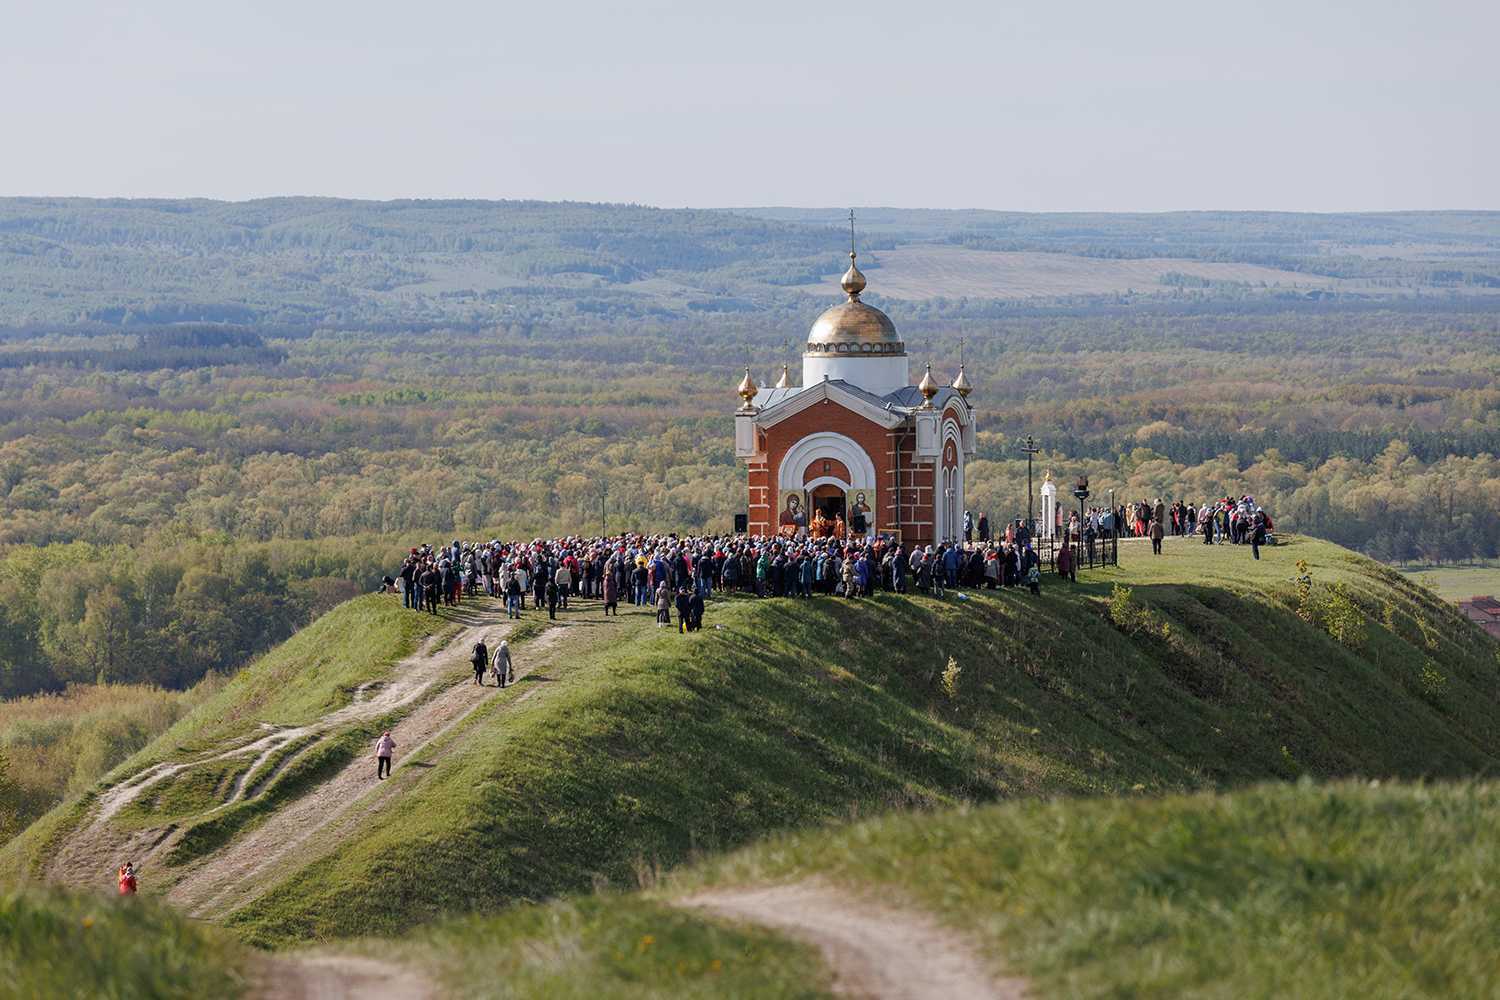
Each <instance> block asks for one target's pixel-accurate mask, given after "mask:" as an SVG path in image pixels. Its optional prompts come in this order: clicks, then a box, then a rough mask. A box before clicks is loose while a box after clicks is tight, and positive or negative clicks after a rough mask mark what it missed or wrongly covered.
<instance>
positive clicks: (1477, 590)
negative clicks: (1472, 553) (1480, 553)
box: [1402, 562, 1500, 601]
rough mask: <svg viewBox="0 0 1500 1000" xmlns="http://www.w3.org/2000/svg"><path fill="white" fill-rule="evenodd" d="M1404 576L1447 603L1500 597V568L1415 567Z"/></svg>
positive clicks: (1492, 564) (1496, 566) (1491, 564)
mask: <svg viewBox="0 0 1500 1000" xmlns="http://www.w3.org/2000/svg"><path fill="white" fill-rule="evenodd" d="M1402 572H1403V573H1405V574H1407V575H1408V576H1410V577H1411V578H1412V579H1413V580H1416V581H1417V582H1418V583H1420V584H1421V585H1422V586H1424V587H1428V588H1430V589H1431V590H1433V591H1435V592H1436V593H1437V595H1438V596H1439V597H1441V598H1443V599H1444V600H1446V601H1460V600H1464V599H1466V598H1470V597H1494V596H1500V564H1496V563H1493V562H1487V563H1481V564H1479V565H1475V566H1411V567H1407V568H1404V569H1402Z"/></svg>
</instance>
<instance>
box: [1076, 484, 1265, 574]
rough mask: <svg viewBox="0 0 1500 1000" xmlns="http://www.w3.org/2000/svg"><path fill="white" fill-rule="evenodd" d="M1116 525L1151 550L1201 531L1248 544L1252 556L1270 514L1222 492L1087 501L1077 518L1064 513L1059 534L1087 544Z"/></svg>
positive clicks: (1206, 540) (1206, 538) (1206, 537)
mask: <svg viewBox="0 0 1500 1000" xmlns="http://www.w3.org/2000/svg"><path fill="white" fill-rule="evenodd" d="M1117 526H1118V532H1119V537H1121V538H1147V539H1150V541H1151V551H1152V552H1153V553H1154V554H1156V555H1161V543H1162V540H1163V539H1164V538H1167V537H1192V536H1194V535H1202V536H1203V544H1205V545H1223V544H1224V543H1225V542H1228V543H1230V544H1232V545H1249V546H1250V548H1251V552H1252V554H1253V555H1254V557H1255V558H1256V559H1259V558H1260V547H1261V546H1262V545H1264V544H1266V541H1267V539H1268V538H1270V537H1271V533H1272V531H1273V530H1274V525H1273V524H1272V522H1271V515H1270V514H1269V513H1267V512H1266V510H1265V509H1264V508H1262V507H1261V506H1260V505H1259V504H1257V503H1256V502H1255V498H1254V497H1252V496H1242V497H1239V498H1238V499H1236V498H1234V497H1223V498H1222V499H1217V500H1209V501H1206V502H1204V503H1202V504H1194V503H1191V502H1188V501H1183V500H1174V501H1172V503H1170V504H1168V503H1166V502H1164V501H1162V500H1161V499H1160V498H1158V499H1157V500H1155V501H1150V500H1138V501H1135V502H1134V503H1128V504H1121V505H1120V506H1119V507H1118V508H1116V509H1113V510H1112V509H1110V508H1109V507H1092V508H1089V509H1088V510H1086V511H1085V512H1084V515H1083V520H1082V522H1081V523H1080V520H1079V515H1078V512H1077V511H1073V512H1071V513H1070V514H1069V515H1068V523H1067V526H1066V531H1067V535H1066V536H1065V537H1068V538H1078V537H1080V536H1081V537H1082V540H1083V542H1084V544H1085V545H1087V546H1089V547H1090V549H1092V547H1093V545H1094V543H1095V540H1096V539H1100V538H1108V537H1111V536H1112V535H1113V534H1114V533H1115V532H1116V530H1117ZM1059 527H1061V526H1059Z"/></svg>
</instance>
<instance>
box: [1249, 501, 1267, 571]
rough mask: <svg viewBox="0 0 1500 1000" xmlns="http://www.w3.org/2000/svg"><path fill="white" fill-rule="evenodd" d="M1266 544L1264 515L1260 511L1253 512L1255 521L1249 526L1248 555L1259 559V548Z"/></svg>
mask: <svg viewBox="0 0 1500 1000" xmlns="http://www.w3.org/2000/svg"><path fill="white" fill-rule="evenodd" d="M1264 544H1266V515H1265V514H1263V513H1262V512H1261V511H1256V512H1255V520H1254V521H1253V522H1251V524H1250V554H1251V555H1253V556H1255V558H1256V559H1257V560H1259V559H1260V547H1261V546H1262V545H1264Z"/></svg>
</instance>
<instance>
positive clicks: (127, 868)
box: [119, 861, 137, 896]
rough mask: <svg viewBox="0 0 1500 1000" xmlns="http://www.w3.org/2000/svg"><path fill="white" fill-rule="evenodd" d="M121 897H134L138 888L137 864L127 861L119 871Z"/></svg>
mask: <svg viewBox="0 0 1500 1000" xmlns="http://www.w3.org/2000/svg"><path fill="white" fill-rule="evenodd" d="M119 881H120V895H122V896H134V895H135V891H136V888H137V883H136V878H135V862H134V861H127V862H125V865H124V867H122V868H121V869H120V871H119Z"/></svg>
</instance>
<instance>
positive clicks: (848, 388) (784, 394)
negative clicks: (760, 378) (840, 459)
mask: <svg viewBox="0 0 1500 1000" xmlns="http://www.w3.org/2000/svg"><path fill="white" fill-rule="evenodd" d="M825 399H827V400H832V401H833V402H835V403H838V404H839V405H840V406H843V407H844V408H846V409H849V410H853V411H854V412H855V413H858V414H860V415H861V416H864V417H866V418H868V419H870V420H872V421H874V422H875V423H878V424H880V425H881V426H882V427H887V428H891V427H899V426H901V425H902V424H903V423H905V422H906V418H907V416H908V415H909V412H910V411H909V410H908V409H907V408H906V407H903V406H899V405H897V404H895V403H894V402H892V401H890V400H889V398H888V397H884V396H877V395H875V394H874V393H873V392H868V391H866V390H864V389H861V388H860V387H859V386H857V385H853V384H851V383H849V382H845V381H844V380H843V379H839V378H836V379H824V380H823V381H821V382H814V383H813V384H812V385H803V386H793V387H791V388H789V389H762V390H761V391H760V392H757V393H756V394H755V399H754V403H755V405H756V406H757V407H759V408H760V412H759V413H757V414H756V415H755V422H756V423H757V424H758V425H760V426H761V427H772V426H774V425H776V424H779V423H780V422H781V421H783V420H785V419H786V418H787V417H790V416H793V415H794V414H797V413H801V412H802V411H803V410H805V409H807V408H808V407H809V406H812V405H813V404H814V403H819V402H822V401H823V400H825ZM888 403H889V405H887V404H888Z"/></svg>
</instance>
